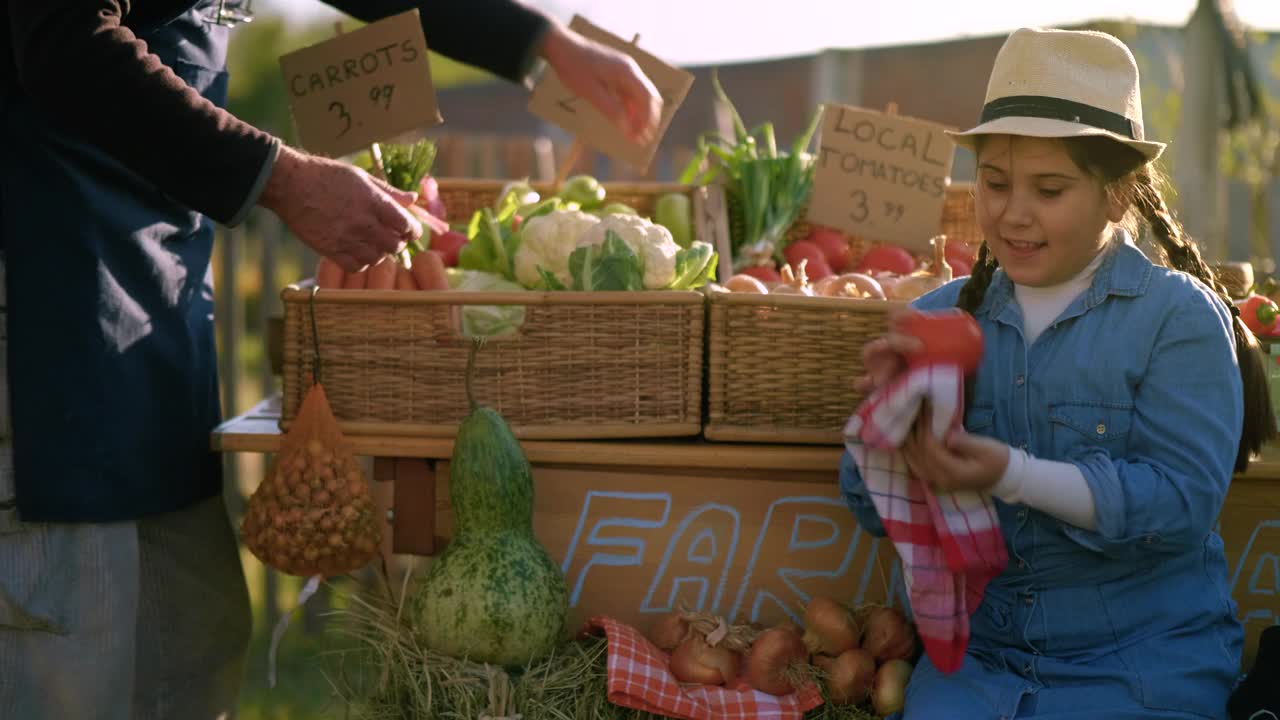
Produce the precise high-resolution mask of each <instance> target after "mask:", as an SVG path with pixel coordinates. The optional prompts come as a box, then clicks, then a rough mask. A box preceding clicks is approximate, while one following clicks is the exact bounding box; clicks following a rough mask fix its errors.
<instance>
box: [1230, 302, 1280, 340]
mask: <svg viewBox="0 0 1280 720" xmlns="http://www.w3.org/2000/svg"><path fill="white" fill-rule="evenodd" d="M1236 307H1238V308H1240V319H1241V320H1243V321H1244V324H1245V327H1247V328H1249V330H1250V331H1252V332H1253V334H1254V335H1257V336H1263V335H1272V334H1274V333H1275V331H1276V318H1277V317H1278V316H1280V307H1277V306H1276V304H1275V303H1274V302H1273V301H1272V300H1271V298H1268V297H1264V296H1262V295H1250V296H1249V297H1247V298H1245V299H1244V300H1237V301H1236Z"/></svg>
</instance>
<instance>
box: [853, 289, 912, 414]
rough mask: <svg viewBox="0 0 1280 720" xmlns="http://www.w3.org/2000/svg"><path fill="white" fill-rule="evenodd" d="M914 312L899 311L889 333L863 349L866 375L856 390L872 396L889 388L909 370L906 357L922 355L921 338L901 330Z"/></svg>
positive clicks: (890, 321) (894, 317)
mask: <svg viewBox="0 0 1280 720" xmlns="http://www.w3.org/2000/svg"><path fill="white" fill-rule="evenodd" d="M911 312H914V311H912V310H903V311H899V312H897V313H895V314H893V315H891V316H890V317H889V333H888V334H887V335H883V336H881V337H878V338H876V339H875V340H872V341H871V342H869V343H867V344H866V345H863V346H862V367H863V369H864V370H866V374H865V375H863V376H861V377H859V378H858V379H857V380H856V381H855V382H854V386H855V387H856V388H857V390H858V392H860V393H862V394H863V395H869V394H871V393H873V392H875V391H876V390H879V389H880V388H882V387H884V386H885V385H888V384H889V381H890V380H892V379H893V377H894V376H895V375H897V374H898V373H900V372H902V370H903V368H905V367H906V366H907V355H909V354H911V353H915V352H919V351H921V350H922V349H923V344H922V343H921V342H920V340H919V339H918V338H916V337H915V336H912V335H907V334H905V333H902V332H900V331H899V330H898V328H899V327H900V326H901V320H902V318H903V317H905V316H906V315H907V314H908V313H911Z"/></svg>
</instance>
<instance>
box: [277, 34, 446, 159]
mask: <svg viewBox="0 0 1280 720" xmlns="http://www.w3.org/2000/svg"><path fill="white" fill-rule="evenodd" d="M280 68H281V70H282V71H283V72H284V83H285V89H286V90H287V91H288V93H289V107H290V108H291V109H292V110H293V120H294V123H295V124H296V125H297V127H298V135H299V137H300V139H301V142H302V146H303V147H305V148H306V149H307V150H310V151H311V152H314V153H317V154H321V155H328V156H330V157H338V156H341V155H346V154H348V153H352V152H355V151H356V150H359V149H361V148H365V147H368V146H369V144H370V143H374V142H378V141H381V140H386V139H388V138H391V137H394V136H396V135H399V134H401V133H405V132H409V131H410V130H417V129H419V128H423V127H428V126H431V125H438V124H440V122H441V117H440V111H439V109H438V108H437V107H436V93H435V89H434V88H433V87H432V86H431V69H430V67H429V65H428V63H427V41H426V39H425V38H424V37H423V35H422V21H421V19H420V18H419V16H418V11H417V10H410V11H408V12H403V13H400V14H398V15H392V16H391V17H389V18H386V19H384V20H379V21H378V22H375V23H372V24H370V25H366V26H365V27H362V28H360V29H359V30H354V31H352V32H349V33H346V34H343V35H339V36H337V37H335V38H333V39H332V40H328V41H325V42H323V43H320V44H318V45H312V46H311V47H307V48H303V49H301V50H298V51H296V52H292V53H289V54H288V55H284V56H282V57H281V58H280Z"/></svg>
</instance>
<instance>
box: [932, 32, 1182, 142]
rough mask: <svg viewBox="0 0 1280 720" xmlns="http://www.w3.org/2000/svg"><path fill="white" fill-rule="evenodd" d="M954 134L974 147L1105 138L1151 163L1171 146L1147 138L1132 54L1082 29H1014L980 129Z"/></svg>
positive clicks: (1109, 39) (999, 61) (993, 75)
mask: <svg viewBox="0 0 1280 720" xmlns="http://www.w3.org/2000/svg"><path fill="white" fill-rule="evenodd" d="M947 134H948V135H950V136H951V137H952V138H953V139H954V140H955V141H956V142H957V143H959V144H961V145H964V146H965V147H967V148H969V149H973V140H974V136H976V135H993V134H1003V135H1028V136H1031V137H1048V138H1067V137H1081V136H1086V135H1102V136H1105V137H1109V138H1111V139H1113V140H1115V141H1117V142H1121V143H1124V144H1125V145H1128V146H1129V147H1131V148H1133V149H1134V150H1137V151H1138V152H1140V153H1142V155H1143V156H1144V157H1146V158H1147V160H1155V159H1156V158H1158V157H1160V153H1161V152H1162V151H1164V147H1165V146H1164V143H1158V142H1149V141H1148V140H1146V138H1144V137H1143V134H1142V95H1141V93H1140V92H1139V88H1138V64H1137V63H1136V62H1135V61H1134V59H1133V53H1131V52H1129V48H1127V47H1125V44H1124V43H1122V42H1120V41H1119V40H1117V39H1116V38H1114V37H1112V36H1110V35H1108V34H1106V33H1100V32H1088V31H1078V30H1043V29H1039V28H1023V29H1021V30H1017V31H1015V32H1014V33H1013V34H1012V35H1010V36H1009V39H1008V40H1006V41H1005V43H1004V46H1003V47H1001V48H1000V53H999V54H998V55H996V62H995V66H994V67H993V68H992V69H991V80H990V81H989V82H988V83H987V99H986V103H985V104H984V105H983V107H982V117H981V118H980V119H979V121H978V126H977V127H975V128H973V129H972V130H967V131H965V132H949V133H947Z"/></svg>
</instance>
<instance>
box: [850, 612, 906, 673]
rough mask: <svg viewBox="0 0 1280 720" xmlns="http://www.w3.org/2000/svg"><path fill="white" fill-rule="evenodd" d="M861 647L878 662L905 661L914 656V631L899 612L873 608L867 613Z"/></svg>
mask: <svg viewBox="0 0 1280 720" xmlns="http://www.w3.org/2000/svg"><path fill="white" fill-rule="evenodd" d="M862 647H864V648H866V649H867V651H868V652H870V653H871V654H872V655H873V656H875V658H876V660H877V661H879V662H886V661H888V660H906V659H908V658H910V657H911V656H912V655H914V654H915V649H916V635H915V631H914V630H912V628H911V624H910V623H908V622H907V618H906V616H904V615H903V614H902V611H901V610H898V609H897V608H891V607H874V608H872V609H871V610H870V612H868V613H867V617H866V621H865V623H864V629H863V634H862Z"/></svg>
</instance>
